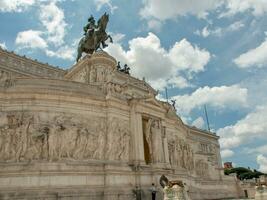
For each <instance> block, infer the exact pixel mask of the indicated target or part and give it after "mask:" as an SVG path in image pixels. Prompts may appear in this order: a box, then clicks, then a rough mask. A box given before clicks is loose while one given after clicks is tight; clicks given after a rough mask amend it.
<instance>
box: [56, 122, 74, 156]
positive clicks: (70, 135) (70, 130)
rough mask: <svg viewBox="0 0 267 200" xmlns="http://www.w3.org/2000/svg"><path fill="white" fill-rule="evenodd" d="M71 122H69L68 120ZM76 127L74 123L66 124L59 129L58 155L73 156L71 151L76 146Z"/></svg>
mask: <svg viewBox="0 0 267 200" xmlns="http://www.w3.org/2000/svg"><path fill="white" fill-rule="evenodd" d="M68 123H71V122H68ZM77 132H78V128H77V127H76V124H75V123H72V124H71V125H67V126H66V127H65V128H64V130H62V131H61V137H62V138H61V141H62V142H61V151H60V153H61V154H60V157H65V158H73V153H74V150H75V146H76V139H77Z"/></svg>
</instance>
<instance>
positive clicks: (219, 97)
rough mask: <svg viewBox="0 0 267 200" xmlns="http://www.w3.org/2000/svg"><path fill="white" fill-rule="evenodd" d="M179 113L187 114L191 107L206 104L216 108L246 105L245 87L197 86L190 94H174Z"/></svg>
mask: <svg viewBox="0 0 267 200" xmlns="http://www.w3.org/2000/svg"><path fill="white" fill-rule="evenodd" d="M173 98H175V99H176V105H177V110H178V112H179V113H183V114H189V113H190V112H191V111H192V110H193V109H195V108H200V107H201V106H203V105H205V104H208V105H210V106H212V107H216V108H217V109H220V108H224V107H226V106H227V107H229V108H237V107H240V106H246V104H247V89H246V88H241V87H239V86H237V85H232V86H221V87H208V86H205V87H202V88H198V89H197V90H196V91H194V92H193V93H192V94H191V95H188V94H186V95H181V96H180V95H178V96H174V97H173Z"/></svg>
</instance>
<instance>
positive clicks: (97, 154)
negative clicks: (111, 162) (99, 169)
mask: <svg viewBox="0 0 267 200" xmlns="http://www.w3.org/2000/svg"><path fill="white" fill-rule="evenodd" d="M105 133H106V124H105V122H104V121H103V119H100V121H99V122H98V124H97V126H96V134H97V135H98V137H97V146H96V149H95V151H94V154H93V158H94V159H103V157H104V152H103V151H104V147H105Z"/></svg>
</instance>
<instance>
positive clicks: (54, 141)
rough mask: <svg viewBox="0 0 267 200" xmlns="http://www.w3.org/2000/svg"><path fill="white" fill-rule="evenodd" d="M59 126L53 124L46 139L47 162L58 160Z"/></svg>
mask: <svg viewBox="0 0 267 200" xmlns="http://www.w3.org/2000/svg"><path fill="white" fill-rule="evenodd" d="M61 129H62V128H61V126H60V125H59V124H57V123H56V124H53V125H52V127H51V130H50V132H49V137H48V145H49V153H48V155H49V160H50V161H53V160H58V159H59V151H60V140H61V138H60V137H59V134H60V131H61Z"/></svg>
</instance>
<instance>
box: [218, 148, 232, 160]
mask: <svg viewBox="0 0 267 200" xmlns="http://www.w3.org/2000/svg"><path fill="white" fill-rule="evenodd" d="M233 155H234V152H233V151H232V150H230V149H224V150H222V151H221V156H222V158H223V159H225V158H229V157H232V156H233Z"/></svg>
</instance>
